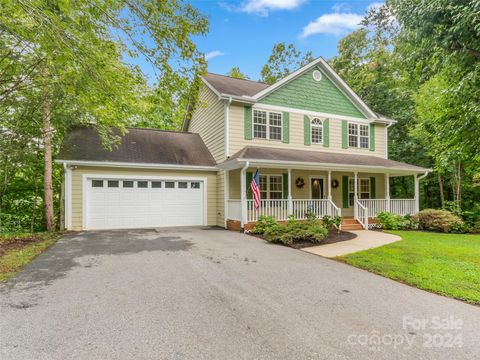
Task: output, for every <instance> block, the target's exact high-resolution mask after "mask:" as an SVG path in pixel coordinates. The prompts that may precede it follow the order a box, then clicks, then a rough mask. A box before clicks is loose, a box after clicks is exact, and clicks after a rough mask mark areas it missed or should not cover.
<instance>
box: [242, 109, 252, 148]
mask: <svg viewBox="0 0 480 360" xmlns="http://www.w3.org/2000/svg"><path fill="white" fill-rule="evenodd" d="M244 131H245V140H252V133H253V131H252V107H251V106H245V107H244Z"/></svg>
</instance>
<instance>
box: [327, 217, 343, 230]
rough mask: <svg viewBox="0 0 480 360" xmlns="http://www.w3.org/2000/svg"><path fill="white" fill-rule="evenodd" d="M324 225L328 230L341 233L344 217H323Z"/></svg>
mask: <svg viewBox="0 0 480 360" xmlns="http://www.w3.org/2000/svg"><path fill="white" fill-rule="evenodd" d="M322 224H323V226H325V227H326V228H327V230H333V229H334V230H336V231H337V232H340V226H341V225H342V217H341V216H338V215H337V216H329V215H325V216H324V217H322Z"/></svg>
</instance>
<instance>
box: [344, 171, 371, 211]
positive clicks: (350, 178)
mask: <svg viewBox="0 0 480 360" xmlns="http://www.w3.org/2000/svg"><path fill="white" fill-rule="evenodd" d="M352 180H353V183H354V184H355V178H354V177H348V207H352V206H354V205H355V200H354V201H353V204H350V194H353V196H354V198H355V185H353V192H350V181H352ZM357 180H358V193H357V195H358V199H359V200H366V199H371V195H372V184H371V181H370V178H369V177H359V178H357ZM361 180H368V193H367V192H361V191H360V188H361V186H360V182H361ZM360 193H363V194H368V198H362V197H361V196H360Z"/></svg>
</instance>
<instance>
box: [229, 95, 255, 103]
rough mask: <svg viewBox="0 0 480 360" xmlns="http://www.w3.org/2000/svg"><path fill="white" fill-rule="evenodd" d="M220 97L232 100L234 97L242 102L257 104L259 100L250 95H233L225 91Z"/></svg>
mask: <svg viewBox="0 0 480 360" xmlns="http://www.w3.org/2000/svg"><path fill="white" fill-rule="evenodd" d="M220 99H222V100H230V101H231V100H232V99H233V100H235V101H238V102H242V103H245V104H255V103H256V102H257V100H255V99H254V98H252V97H250V96H238V95H231V94H225V93H221V94H220Z"/></svg>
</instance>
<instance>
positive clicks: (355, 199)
mask: <svg viewBox="0 0 480 360" xmlns="http://www.w3.org/2000/svg"><path fill="white" fill-rule="evenodd" d="M353 187H354V189H353V199H354V200H353V217H354V218H355V219H357V218H358V214H357V211H358V209H357V200H358V197H357V194H358V172H356V171H355V178H354V185H353Z"/></svg>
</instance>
